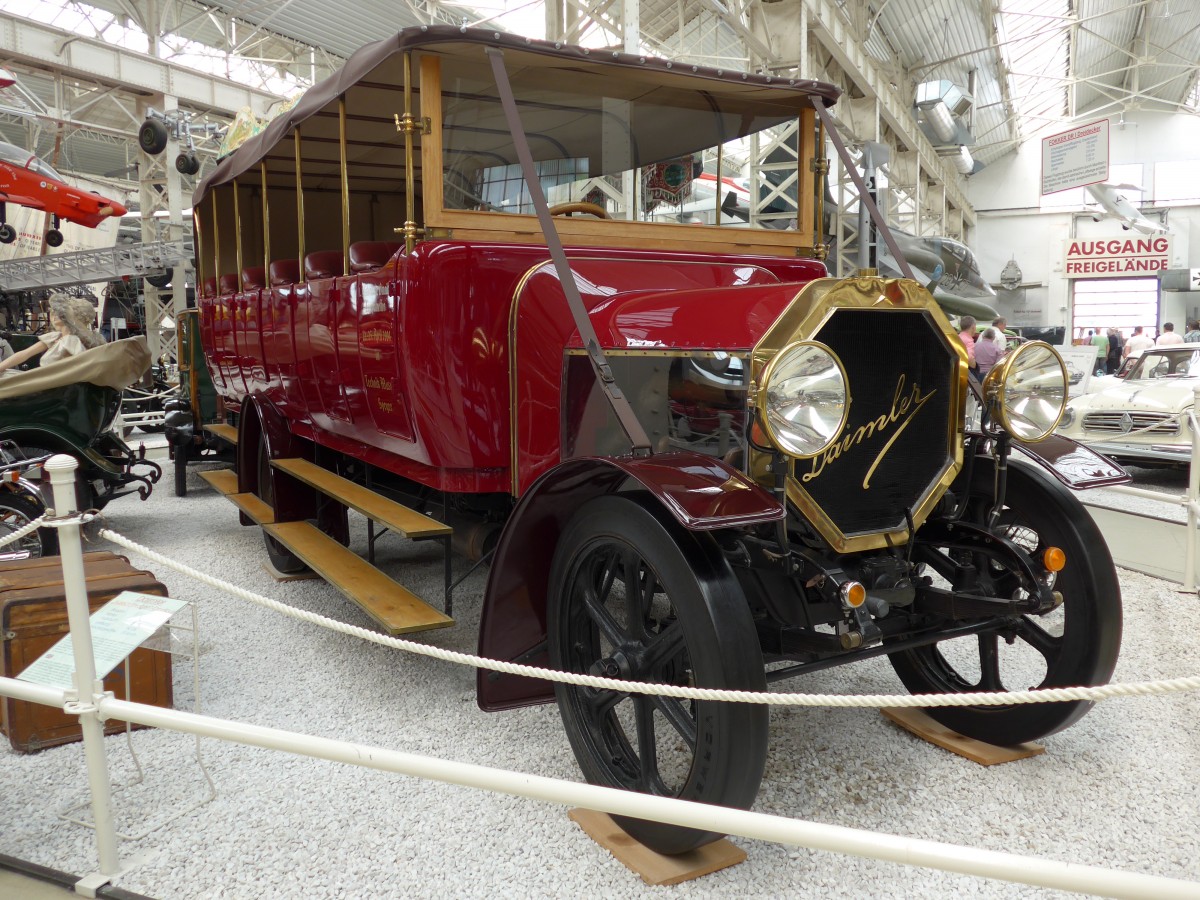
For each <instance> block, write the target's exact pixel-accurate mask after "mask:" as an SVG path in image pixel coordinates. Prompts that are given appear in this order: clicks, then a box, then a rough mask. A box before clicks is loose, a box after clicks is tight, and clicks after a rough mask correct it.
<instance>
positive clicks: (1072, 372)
mask: <svg viewBox="0 0 1200 900" xmlns="http://www.w3.org/2000/svg"><path fill="white" fill-rule="evenodd" d="M1054 349H1055V350H1057V351H1058V355H1059V356H1061V357H1062V360H1063V362H1064V363H1065V364H1066V367H1067V396H1068V397H1078V396H1079V395H1080V394H1086V393H1087V389H1088V384H1089V383H1090V382H1091V380H1092V373H1093V372H1095V371H1096V364H1097V362H1098V359H1097V357H1096V348H1095V347H1094V346H1093V345H1091V344H1084V345H1080V346H1077V347H1055V348H1054Z"/></svg>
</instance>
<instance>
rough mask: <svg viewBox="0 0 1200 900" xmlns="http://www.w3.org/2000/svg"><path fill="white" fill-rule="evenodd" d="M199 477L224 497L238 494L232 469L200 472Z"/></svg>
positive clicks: (235, 477) (235, 474) (234, 473)
mask: <svg viewBox="0 0 1200 900" xmlns="http://www.w3.org/2000/svg"><path fill="white" fill-rule="evenodd" d="M199 475H200V477H201V478H203V479H204V480H205V481H207V482H208V483H209V484H211V485H212V486H213V487H214V488H216V489H217V493H218V494H221V495H222V496H224V497H228V496H229V495H230V494H236V493H237V492H238V485H237V472H235V471H233V469H212V470H210V471H208V472H200V473H199Z"/></svg>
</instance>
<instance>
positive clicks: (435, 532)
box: [271, 459, 453, 538]
mask: <svg viewBox="0 0 1200 900" xmlns="http://www.w3.org/2000/svg"><path fill="white" fill-rule="evenodd" d="M271 465H272V466H274V467H275V468H276V469H279V470H280V471H281V472H286V473H287V474H288V475H291V476H292V477H293V478H295V479H298V480H299V481H302V482H304V483H305V484H307V485H309V486H310V487H314V488H316V489H317V490H318V491H320V492H321V493H323V494H325V495H327V496H329V497H332V498H333V499H334V500H337V501H338V502H339V503H343V504H345V505H346V506H348V507H350V508H351V509H353V510H355V511H356V512H360V513H362V514H363V515H364V516H366V517H367V518H368V519H373V520H374V521H376V522H378V523H380V524H381V525H385V526H387V527H388V528H389V529H391V530H392V531H396V532H399V533H400V534H402V535H404V536H405V537H407V538H428V537H445V536H446V535H448V534H450V533H451V532H452V531H453V529H452V528H451V527H450V526H449V525H445V524H443V523H441V522H439V521H437V520H436V519H431V518H429V516H425V515H422V514H421V513H419V512H417V511H416V510H414V509H409V508H408V507H407V506H403V505H402V504H399V503H395V502H393V501H391V500H388V499H387V498H386V497H381V496H379V494H376V493H375V492H374V491H372V490H370V489H369V488H365V487H363V486H362V485H361V484H355V483H354V482H353V481H350V480H348V479H346V478H342V477H341V476H340V475H335V474H334V473H333V472H330V471H329V470H328V469H322V468H321V467H320V466H318V465H315V464H313V463H310V462H309V461H308V460H305V459H273V460H271Z"/></svg>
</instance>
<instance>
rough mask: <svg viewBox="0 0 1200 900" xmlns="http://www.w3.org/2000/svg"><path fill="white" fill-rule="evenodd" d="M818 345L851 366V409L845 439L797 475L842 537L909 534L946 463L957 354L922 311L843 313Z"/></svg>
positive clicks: (796, 466)
mask: <svg viewBox="0 0 1200 900" xmlns="http://www.w3.org/2000/svg"><path fill="white" fill-rule="evenodd" d="M815 339H816V340H819V341H822V342H823V343H825V344H828V345H829V346H830V347H831V348H832V349H833V350H834V352H836V353H837V355H838V356H839V357H840V358H841V360H842V364H843V365H844V366H845V368H846V376H847V379H848V381H849V386H850V398H851V403H850V413H849V418H848V419H847V422H846V427H845V428H844V429H843V430H842V432H841V436H840V437H839V439H838V441H837V442H836V443H835V444H834V445H833V446H832V447H831V448H830V449H829V450H827V451H826V452H825V453H824V454H822V455H821V456H818V457H816V458H814V459H811V460H807V459H806V460H796V461H795V462H794V463H793V474H794V476H795V477H796V479H797V480H798V481H799V482H800V486H801V487H803V488H804V490H805V491H807V492H808V493H809V494H810V495H811V496H812V498H813V499H814V500H815V501H816V502H817V503H818V504H819V505H820V507H821V508H822V509H823V510H824V511H825V513H826V515H828V516H829V517H830V518H831V519H833V521H834V522H835V523H836V524H837V526H838V528H839V529H840V530H841V531H842V533H843V534H846V535H848V536H849V535H856V534H869V533H876V532H881V531H887V530H894V529H897V528H902V527H904V522H905V518H904V511H905V509H908V508H910V507H912V506H914V505H915V504H916V503H918V502H919V501H920V499H921V498H922V497H923V496H924V495H925V493H926V491H927V490H928V489H929V487H930V485H931V483H932V482H934V481H935V480H936V479H937V478H938V477H939V476H940V475H941V473H942V472H943V471H944V469H945V467H946V465H947V462H948V459H949V440H948V434H949V423H950V417H951V416H952V415H954V416H957V415H959V411H958V410H957V409H956V408H955V409H952V408H951V400H952V390H951V378H952V377H953V376H954V375H955V373H956V372H957V368H956V366H955V360H956V358H957V357H956V355H955V353H954V352H953V351H952V350H951V349H950V348H949V347H948V346H947V345H946V343H945V339H944V338H943V337H942V335H941V332H940V331H939V330H938V328H937V326H936V324H935V323H934V321H933V319H932V317H931V316H929V314H928V313H926V312H924V311H922V310H886V311H885V310H874V309H840V310H837V311H835V312H834V314H833V315H832V316H831V317H830V319H829V320H828V321H827V322H826V323H825V325H823V326H822V327H821V329H820V331H819V332H818V333H817V334H816V335H815ZM889 442H891V443H890V446H889ZM867 479H869V480H867ZM865 480H867V483H866V485H865V486H864V481H865Z"/></svg>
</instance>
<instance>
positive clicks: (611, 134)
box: [442, 54, 797, 229]
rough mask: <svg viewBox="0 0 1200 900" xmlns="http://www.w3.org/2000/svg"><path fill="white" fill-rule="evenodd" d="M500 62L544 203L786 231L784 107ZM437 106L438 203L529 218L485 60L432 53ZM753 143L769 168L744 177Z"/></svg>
mask: <svg viewBox="0 0 1200 900" xmlns="http://www.w3.org/2000/svg"><path fill="white" fill-rule="evenodd" d="M505 63H506V66H507V71H508V74H509V79H510V81H511V82H512V85H513V93H514V95H515V96H516V99H517V105H518V107H519V109H520V114H521V122H522V126H523V128H524V129H525V134H526V137H527V138H528V141H529V146H530V152H531V153H532V155H533V158H534V168H535V170H536V172H537V175H538V179H539V181H540V183H541V187H542V191H543V193H544V194H545V196H546V202H547V203H548V204H549V205H550V206H551V207H554V206H558V205H560V204H565V203H588V204H593V205H595V206H598V207H600V208H602V209H603V210H604V212H605V213H606V214H607V216H608V217H609V218H611V219H615V220H624V221H631V220H636V221H640V222H670V223H676V224H679V223H682V224H689V225H721V226H723V227H742V228H745V227H761V228H773V229H783V228H788V227H794V223H795V217H796V212H795V207H796V183H797V176H796V171H797V162H796V150H795V147H796V137H795V133H796V121H797V114H796V111H795V108H794V107H793V108H787V107H785V106H782V105H779V104H778V101H774V102H767V101H764V100H760V99H746V100H743V101H739V102H738V106H737V108H736V109H734V108H732V107H730V108H723V107H722V101H721V100H720V99H719V98H716V97H714V95H713V94H711V93H709V92H705V91H700V90H695V89H692V90H684V89H679V88H676V87H672V86H669V85H668V84H665V83H663V81H664V80H661V79H660V80H659V81H658V82H657V83H656V82H655V81H654V79H653V78H652V77H646V76H648V73H641V72H638V73H634V74H633V75H631V76H629V77H626V76H624V75H623V74H621V73H616V74H613V73H608V74H606V75H605V76H603V77H601V76H600V75H598V74H597V73H595V72H592V71H588V70H583V69H579V68H574V67H571V66H568V65H564V64H563V63H562V61H561V60H548V59H539V58H536V57H532V56H518V55H516V54H510V55H506V57H505ZM637 75H642V76H643V77H641V78H638V77H635V76H637ZM793 102H794V101H793ZM442 104H443V110H442V113H443V138H442V140H443V167H444V171H445V174H444V180H443V200H444V204H445V207H446V209H459V210H479V211H488V212H499V213H517V214H524V215H533V214H534V212H535V210H534V208H533V202H532V200H531V198H530V196H529V191H528V188H527V187H526V185H525V180H524V177H523V175H522V172H521V166H520V163H519V161H518V159H517V153H516V148H515V147H514V145H513V142H512V138H511V137H510V135H509V130H508V123H507V120H506V119H505V116H504V111H503V109H502V107H501V105H500V101H499V99H498V93H497V89H496V86H495V79H494V78H493V76H492V72H491V69H490V67H489V66H487V65H479V64H475V63H473V62H470V61H466V60H461V59H446V60H444V61H443V72H442ZM756 144H757V147H756ZM762 148H765V149H766V150H767V154H766V158H767V160H768V161H769V162H770V163H771V164H772V166H771V167H761V168H762V169H763V171H761V173H760V174H759V175H758V176H757V178H758V183H757V184H751V182H750V181H749V179H748V175H749V173H750V160H751V159H752V158H753V157H754V153H755V151H756V149H762ZM772 154H773V155H772ZM789 170H790V171H789ZM755 192H757V194H758V209H757V210H754V211H753V212H752V207H754V206H755V202H754V201H755V197H754V193H755Z"/></svg>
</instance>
